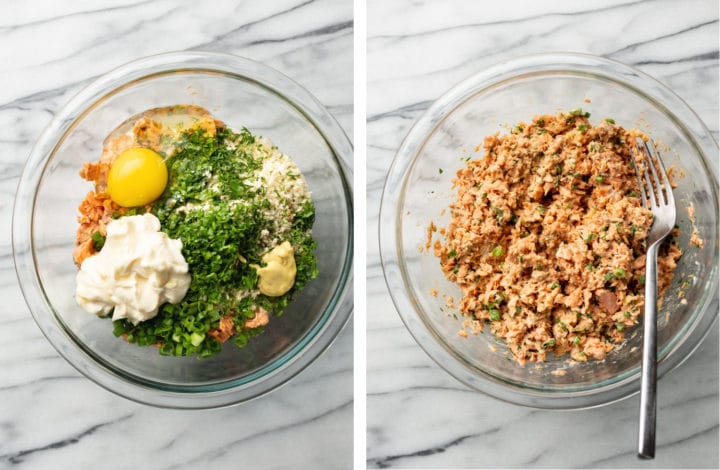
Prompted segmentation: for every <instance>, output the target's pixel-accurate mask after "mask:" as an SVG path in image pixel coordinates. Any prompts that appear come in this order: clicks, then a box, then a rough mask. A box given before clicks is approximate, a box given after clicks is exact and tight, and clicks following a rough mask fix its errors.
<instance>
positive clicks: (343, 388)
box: [0, 0, 353, 469]
mask: <svg viewBox="0 0 720 470" xmlns="http://www.w3.org/2000/svg"><path fill="white" fill-rule="evenodd" d="M101 3H102V5H101ZM352 15H353V11H352V2H348V1H346V0H316V1H303V0H285V1H281V2H258V1H256V2H248V1H242V0H229V1H222V2H183V1H179V0H177V1H175V0H173V1H140V2H138V1H129V0H111V1H105V2H52V1H49V0H46V1H38V2H19V3H16V4H13V6H12V7H9V6H7V7H6V8H5V11H4V13H3V14H2V16H1V17H0V44H2V47H0V298H2V299H3V307H2V314H1V315H0V370H1V371H2V373H0V467H3V468H7V467H11V466H12V467H13V468H32V469H40V468H190V467H193V466H195V465H196V464H200V465H201V466H202V467H203V468H204V467H206V466H212V467H213V468H236V467H243V466H248V465H249V466H251V467H252V468H329V469H336V468H349V467H351V466H352V449H353V440H352V438H353V373H352V371H353V352H352V351H353V350H352V335H353V328H352V324H348V325H347V326H346V327H345V329H344V330H343V331H342V332H341V334H340V335H339V337H338V338H337V339H336V341H335V342H334V344H333V345H332V346H331V347H330V348H329V349H328V350H327V351H326V352H325V353H324V354H323V355H322V356H321V357H320V358H319V359H318V360H317V361H316V362H315V363H314V364H313V365H311V366H310V367H309V368H308V369H306V370H305V371H303V372H302V373H301V374H299V375H298V376H297V377H295V378H294V379H293V380H291V381H290V382H289V383H288V384H286V385H285V386H283V387H281V388H280V389H278V390H276V391H274V392H273V393H271V394H269V395H267V396H264V397H261V398H259V399H256V400H254V401H252V402H249V403H246V404H243V405H239V406H235V407H230V408H225V409H219V410H211V411H174V410H166V409H157V408H152V407H149V406H145V405H140V404H136V403H134V402H131V401H129V400H126V399H124V398H121V397H118V396H116V395H114V394H112V393H110V392H108V391H106V390H104V389H102V388H100V387H98V386H96V385H95V384H93V383H92V382H91V381H90V380H88V379H86V378H85V377H83V376H82V375H80V374H79V373H78V372H77V371H76V370H75V369H74V368H72V367H71V366H70V365H69V364H67V363H66V362H65V361H64V360H63V359H62V358H61V357H60V356H59V355H58V353H57V352H56V351H55V350H54V349H53V348H52V346H50V344H49V343H48V342H47V341H46V339H45V338H44V337H43V335H42V334H41V332H40V330H39V329H38V327H37V326H36V325H35V323H34V321H33V319H32V317H31V315H30V312H29V311H28V309H27V307H26V305H25V302H24V300H23V298H22V295H21V293H20V289H19V287H18V283H17V279H16V277H15V273H14V268H13V261H12V249H11V236H10V233H11V231H10V221H11V216H12V203H13V196H14V193H15V189H16V186H17V183H18V179H19V176H20V173H21V171H22V168H23V165H24V163H25V160H26V158H27V156H28V154H29V152H30V149H31V147H32V145H33V143H34V142H35V140H36V139H37V138H38V136H39V135H40V133H41V132H42V130H43V128H44V127H45V126H46V125H47V124H48V123H49V121H50V119H51V118H52V116H53V115H54V114H55V113H56V112H57V111H58V110H59V109H60V107H61V106H62V105H63V104H64V103H65V102H66V101H67V100H68V99H70V97H71V96H73V95H74V94H75V93H76V92H77V91H78V90H79V89H80V88H82V87H83V86H84V85H86V84H87V83H88V82H89V81H90V80H92V79H93V78H95V77H97V76H99V75H101V74H103V73H105V72H107V71H109V70H110V69H112V68H114V67H116V66H119V65H121V64H123V63H126V62H129V61H131V60H134V59H137V58H140V57H143V56H147V55H152V54H157V53H161V52H168V51H175V50H186V49H197V50H207V51H220V52H227V53H233V54H237V55H242V56H245V57H248V58H251V59H255V60H258V61H261V62H264V63H266V64H268V65H270V66H271V67H274V68H276V69H278V70H280V71H281V72H283V73H285V74H286V75H288V76H290V77H292V78H293V79H294V80H296V81H297V82H299V83H300V84H301V85H303V86H304V87H306V88H307V89H309V90H310V92H311V93H313V94H314V95H315V96H316V97H318V99H319V100H320V101H321V102H322V103H323V104H324V105H325V106H326V107H328V108H329V110H330V112H331V113H332V114H334V115H335V117H336V118H337V119H338V121H339V122H340V124H341V125H342V126H343V128H344V129H345V131H346V132H347V134H348V135H350V136H352V132H353V129H352V123H353V105H352V97H353V62H352V48H353V46H352V44H353V17H352ZM351 323H352V322H351ZM319 395H322V400H319V399H318V396H319Z"/></svg>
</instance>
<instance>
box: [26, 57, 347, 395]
mask: <svg viewBox="0 0 720 470" xmlns="http://www.w3.org/2000/svg"><path fill="white" fill-rule="evenodd" d="M174 104H196V105H199V106H202V107H204V108H206V109H208V110H209V111H210V112H211V113H212V114H213V115H214V116H215V117H216V118H218V119H220V120H222V121H224V122H225V123H226V124H227V125H228V126H229V127H230V128H233V129H236V130H239V129H241V128H242V127H243V126H245V127H247V128H248V129H250V131H251V132H253V133H254V134H259V135H262V136H264V137H267V138H269V139H270V140H271V141H272V142H273V144H274V145H276V146H277V147H278V148H279V149H280V150H281V151H282V152H284V153H286V154H287V155H290V156H291V158H292V159H293V160H294V161H295V162H296V163H297V164H298V166H299V168H300V170H301V171H302V173H303V175H304V176H305V178H306V180H307V183H308V186H309V188H310V192H311V195H312V199H313V202H314V203H315V207H316V221H315V225H314V227H313V236H314V237H315V239H316V240H317V242H318V249H317V250H316V255H317V258H318V269H319V275H318V277H317V278H316V279H315V280H313V281H312V282H311V283H310V284H308V285H307V286H306V288H305V289H303V290H302V292H301V293H300V294H299V295H298V296H297V297H296V298H295V299H294V300H293V302H292V303H291V304H290V306H289V307H288V308H287V309H286V311H285V312H284V314H283V315H282V316H280V317H273V318H272V319H271V322H270V324H269V325H268V326H267V327H266V328H265V332H264V333H263V334H262V335H259V336H257V337H255V338H253V339H252V340H251V341H250V343H249V345H248V346H247V347H245V348H243V349H238V348H237V347H235V346H234V345H232V344H230V343H228V344H226V345H224V348H223V351H222V353H221V354H219V355H217V356H214V357H211V358H209V359H197V358H195V357H180V358H178V357H166V356H161V355H160V354H159V353H158V351H157V349H156V348H154V347H138V346H137V345H133V344H128V343H126V342H125V341H122V340H121V339H118V338H116V337H114V336H113V333H112V329H113V328H112V324H111V323H110V321H109V320H108V319H102V318H97V317H95V316H93V315H90V314H88V313H87V312H85V311H84V310H82V309H81V308H80V307H79V306H78V305H77V304H76V303H75V300H74V292H75V276H76V272H77V268H76V267H75V264H74V263H73V259H72V251H73V246H74V239H75V230H76V229H77V220H76V218H77V216H78V210H77V207H78V205H79V203H80V201H81V200H82V199H83V198H84V196H85V194H86V193H87V192H88V191H89V190H90V189H92V185H91V184H90V183H86V182H84V181H83V180H82V179H81V178H80V176H78V172H79V170H80V168H81V167H82V163H83V162H85V161H97V160H98V158H99V157H100V153H101V149H102V142H103V139H104V138H105V136H107V135H108V134H109V133H110V131H111V130H112V129H114V128H115V127H116V126H117V125H119V124H120V123H122V122H123V121H125V120H126V119H127V118H128V117H130V116H133V115H135V114H136V113H138V112H141V111H144V110H147V109H151V108H157V107H162V106H170V105H174ZM351 158H352V146H351V144H350V142H349V140H348V138H347V136H346V135H345V133H344V132H343V131H342V129H341V128H340V126H339V124H338V123H337V122H336V121H335V120H334V118H333V117H332V116H331V115H330V114H329V113H328V111H327V110H326V109H325V108H324V107H323V106H322V105H321V104H320V103H319V102H318V101H317V100H316V99H315V98H314V97H313V96H312V95H311V94H310V93H309V92H308V91H306V90H305V89H303V88H302V87H301V86H300V85H298V84H297V83H295V82H293V81H292V80H290V79H289V78H287V77H285V76H284V75H282V74H281V73H279V72H277V71H275V70H273V69H271V68H269V67H267V66H265V65H262V64H260V63H257V62H253V61H250V60H247V59H243V58H240V57H235V56H231V55H225V54H214V53H204V52H178V53H170V54H163V55H158V56H153V57H149V58H145V59H141V60H138V61H136V62H132V63H130V64H127V65H125V66H122V67H120V68H118V69H116V70H113V71H112V72H110V73H108V74H107V75H104V76H102V77H100V78H99V79H97V80H96V81H95V82H93V83H92V84H90V85H89V86H88V87H87V88H85V89H84V90H82V91H81V92H80V93H79V94H78V95H77V96H75V97H74V98H73V99H72V100H71V101H70V102H69V103H68V104H67V105H66V106H65V107H64V108H63V109H62V110H61V111H60V112H59V113H58V114H57V115H56V116H55V118H54V119H53V121H52V122H51V124H50V125H49V127H48V128H47V129H46V130H45V131H44V133H43V134H42V136H41V137H40V139H39V140H38V142H37V143H36V145H35V147H34V148H33V150H32V152H31V154H30V157H29V159H28V162H27V164H26V166H25V169H24V171H23V174H22V177H21V179H20V184H19V186H18V190H17V196H16V200H15V207H14V213H13V252H14V257H15V266H16V271H17V275H18V279H19V281H20V287H21V288H22V292H23V295H24V297H25V300H26V302H27V304H28V306H29V308H30V311H31V312H32V315H33V317H34V318H35V321H36V322H37V324H38V326H39V327H40V329H41V330H42V332H43V333H44V334H45V336H46V337H47V339H48V340H49V341H50V343H51V344H52V345H53V346H54V347H55V348H56V349H57V351H58V352H59V353H60V354H61V355H62V356H63V357H64V358H65V359H66V360H67V361H68V362H69V363H70V364H72V365H73V366H74V367H75V368H76V369H78V370H79V371H80V372H82V373H83V374H84V375H86V376H87V377H89V378H90V379H91V380H93V381H94V382H96V383H97V384H99V385H101V386H103V387H105V388H106V389H108V390H110V391H112V392H115V393H117V394H119V395H122V396H125V397H127V398H130V399H132V400H135V401H138V402H142V403H147V404H151V405H156V406H162V407H173V408H212V407H219V406H225V405H230V404H235V403H239V402H243V401H246V400H249V399H251V398H254V397H257V396H259V395H262V394H264V393H266V392H268V391H270V390H272V389H273V388H275V387H277V386H279V385H280V384H282V383H284V382H286V381H287V380H289V379H290V378H291V377H293V376H294V375H296V374H297V373H299V372H300V371H302V370H303V369H304V368H305V367H307V366H308V365H309V364H310V363H311V362H312V361H313V360H314V359H315V358H316V357H317V356H318V355H319V354H320V353H321V352H322V351H323V350H325V348H327V347H328V346H329V345H330V343H331V342H332V340H333V339H334V338H335V337H336V336H337V334H338V333H339V331H340V330H341V329H342V327H343V325H344V324H345V323H346V321H347V319H348V318H349V316H350V313H351V311H352V259H353V245H352V241H353V238H352V227H353V224H352V213H353V209H352V208H353V205H352V186H351V185H352V183H351V181H352V175H351V170H350V169H349V166H348V162H351V161H352V160H351Z"/></svg>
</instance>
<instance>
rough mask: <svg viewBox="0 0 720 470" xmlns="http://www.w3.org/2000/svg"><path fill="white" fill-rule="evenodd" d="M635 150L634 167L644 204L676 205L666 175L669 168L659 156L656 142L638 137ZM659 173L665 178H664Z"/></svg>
mask: <svg viewBox="0 0 720 470" xmlns="http://www.w3.org/2000/svg"><path fill="white" fill-rule="evenodd" d="M635 150H636V152H634V153H633V152H631V153H633V161H634V165H633V168H634V169H635V174H636V175H637V178H638V183H639V186H640V195H641V197H642V201H643V205H645V206H646V207H648V208H652V207H658V206H666V205H674V204H675V203H674V200H673V194H672V187H671V186H670V181H669V180H668V177H667V176H666V175H667V170H665V165H664V164H663V161H662V160H661V159H660V157H659V156H658V153H657V150H656V149H655V144H654V143H653V142H652V140H649V141H647V142H646V141H644V140H643V139H642V138H640V137H636V139H635ZM656 165H658V166H659V167H660V171H658V170H657V169H656ZM659 175H662V177H663V178H665V179H664V180H662V179H661V178H660V176H659Z"/></svg>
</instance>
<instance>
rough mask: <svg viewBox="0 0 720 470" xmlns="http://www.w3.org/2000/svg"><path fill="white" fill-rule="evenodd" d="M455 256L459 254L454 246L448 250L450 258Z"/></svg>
mask: <svg viewBox="0 0 720 470" xmlns="http://www.w3.org/2000/svg"><path fill="white" fill-rule="evenodd" d="M455 256H457V252H456V251H455V249H454V248H453V249H452V250H450V251H449V252H448V258H450V259H452V258H454V257H455Z"/></svg>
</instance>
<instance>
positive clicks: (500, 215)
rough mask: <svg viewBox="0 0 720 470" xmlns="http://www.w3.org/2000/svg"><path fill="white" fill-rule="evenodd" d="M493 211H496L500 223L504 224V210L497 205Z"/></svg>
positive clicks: (496, 217) (496, 218)
mask: <svg viewBox="0 0 720 470" xmlns="http://www.w3.org/2000/svg"><path fill="white" fill-rule="evenodd" d="M493 211H494V212H495V220H497V223H498V224H502V221H503V210H502V209H498V208H497V207H495V208H493Z"/></svg>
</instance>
